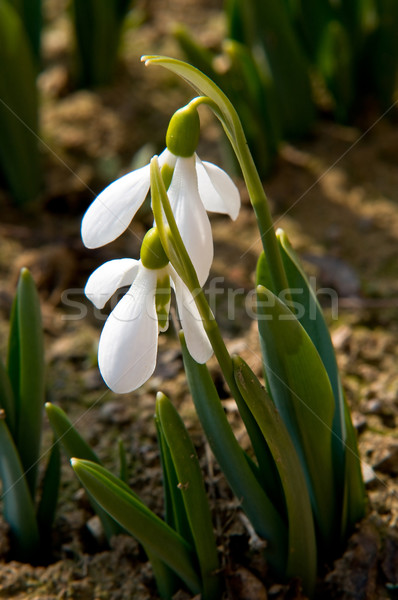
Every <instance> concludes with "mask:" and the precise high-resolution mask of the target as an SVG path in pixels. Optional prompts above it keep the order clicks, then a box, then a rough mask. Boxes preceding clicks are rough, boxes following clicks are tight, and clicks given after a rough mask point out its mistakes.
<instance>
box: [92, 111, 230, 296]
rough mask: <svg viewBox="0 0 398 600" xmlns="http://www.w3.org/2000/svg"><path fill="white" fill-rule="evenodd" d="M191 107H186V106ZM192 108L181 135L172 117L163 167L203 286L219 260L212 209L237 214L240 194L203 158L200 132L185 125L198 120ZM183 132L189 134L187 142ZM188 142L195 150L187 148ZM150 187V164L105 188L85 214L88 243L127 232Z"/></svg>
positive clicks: (179, 224)
mask: <svg viewBox="0 0 398 600" xmlns="http://www.w3.org/2000/svg"><path fill="white" fill-rule="evenodd" d="M188 106H189V105H188ZM186 109H187V107H184V109H180V111H184V110H185V111H186ZM180 111H177V113H179V112H180ZM186 112H187V111H186ZM186 112H185V113H184V112H183V113H182V116H183V122H181V116H180V118H179V120H178V119H177V121H178V127H177V129H178V132H180V133H179V134H178V135H177V134H176V133H175V132H176V127H175V126H173V127H172V123H173V119H174V118H175V117H176V116H177V113H176V114H175V115H174V117H173V118H172V120H171V121H170V126H169V130H168V136H167V137H166V140H167V141H168V144H167V145H168V148H166V149H165V150H164V151H163V152H162V154H161V155H160V156H159V167H160V168H161V169H163V168H165V169H166V170H168V171H169V172H170V173H172V178H171V183H170V187H169V189H168V196H169V200H170V204H171V208H172V210H173V214H174V216H175V220H176V224H177V227H178V229H179V231H180V234H181V237H182V240H183V242H184V244H185V247H186V249H187V251H188V254H189V256H190V258H191V260H192V263H193V265H194V267H195V270H196V272H197V275H198V279H199V282H200V284H201V285H203V284H204V282H205V281H206V279H207V277H208V274H209V271H210V266H211V263H212V260H213V239H212V233H211V227H210V221H209V218H208V216H207V213H206V211H210V212H218V213H222V214H228V215H229V216H230V217H231V218H232V219H236V217H237V216H238V213H239V208H240V196H239V191H238V189H237V187H236V185H235V184H234V183H233V181H232V179H231V178H230V177H229V175H227V173H225V171H223V170H222V169H220V168H219V167H217V166H216V165H213V164H212V163H209V162H202V161H201V160H200V158H199V157H198V156H197V154H196V152H195V151H194V150H195V148H196V143H197V141H196V138H195V135H193V136H190V134H189V131H188V133H187V127H184V128H183V127H182V126H183V125H184V124H185V123H186V121H187V118H188V120H189V122H191V120H192V110H191V109H190V110H189V111H188V117H187V114H186ZM195 114H196V109H195ZM196 118H198V117H197V116H196ZM181 123H182V124H181ZM188 130H189V127H188ZM170 131H171V133H169V132H170ZM181 131H182V132H183V133H182V134H181ZM184 136H185V138H184ZM181 137H183V138H184V139H183V140H182V142H181ZM169 147H171V148H172V149H173V152H172V151H171V150H170V149H169ZM187 147H188V148H189V149H188V151H185V149H186V148H187ZM149 188H150V165H149V164H148V165H146V166H145V167H141V168H140V169H137V170H135V171H132V172H131V173H128V174H127V175H124V176H123V177H120V178H119V179H117V180H116V181H114V182H113V183H111V184H110V185H109V186H108V187H107V188H105V189H104V190H103V191H102V192H101V193H100V194H99V195H98V196H97V198H96V199H95V200H94V202H93V203H92V204H91V206H90V207H89V208H88V210H87V212H86V214H85V215H84V217H83V221H82V227H81V234H82V239H83V243H84V244H85V246H87V247H88V248H98V247H99V246H103V245H105V244H108V243H109V242H112V241H113V240H115V239H116V238H117V237H118V236H119V235H121V234H122V233H123V232H124V231H125V230H126V229H127V228H128V227H129V225H130V222H131V220H132V219H133V217H134V215H135V214H136V212H137V210H138V209H139V208H140V206H141V205H142V204H143V202H144V200H145V198H146V196H147V194H148V192H149Z"/></svg>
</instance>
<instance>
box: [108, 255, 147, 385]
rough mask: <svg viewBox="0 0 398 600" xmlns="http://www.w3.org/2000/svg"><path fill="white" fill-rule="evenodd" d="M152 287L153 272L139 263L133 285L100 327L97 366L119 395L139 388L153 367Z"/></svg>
mask: <svg viewBox="0 0 398 600" xmlns="http://www.w3.org/2000/svg"><path fill="white" fill-rule="evenodd" d="M155 286H156V271H149V270H148V269H145V267H143V266H142V265H140V269H139V272H138V274H137V277H136V279H135V281H134V283H133V285H132V286H131V288H130V290H129V291H128V292H127V294H126V295H125V296H124V297H123V298H122V299H121V300H120V302H119V303H118V304H117V305H116V307H115V308H114V309H113V311H112V312H111V314H110V315H109V317H108V319H107V321H106V323H105V326H104V329H103V330H102V334H101V337H100V342H99V348H98V365H99V368H100V371H101V375H102V377H103V378H104V380H105V383H106V384H107V386H108V387H110V388H111V389H112V390H113V391H114V392H117V393H119V394H123V393H126V392H131V391H132V390H135V389H137V388H139V387H140V386H141V385H142V384H143V383H145V381H147V380H148V379H149V377H150V376H151V375H152V373H153V371H154V369H155V366H156V357H157V348H158V320H157V315H156V310H155Z"/></svg>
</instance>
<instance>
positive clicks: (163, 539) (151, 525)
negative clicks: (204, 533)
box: [71, 458, 201, 593]
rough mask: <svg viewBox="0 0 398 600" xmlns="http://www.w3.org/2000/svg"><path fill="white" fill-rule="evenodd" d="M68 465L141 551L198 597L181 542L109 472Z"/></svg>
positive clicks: (89, 464) (194, 575) (83, 463)
mask: <svg viewBox="0 0 398 600" xmlns="http://www.w3.org/2000/svg"><path fill="white" fill-rule="evenodd" d="M71 463H72V467H73V470H74V471H75V473H76V475H77V476H78V478H79V479H80V481H81V482H82V484H83V485H84V487H85V488H86V489H87V491H88V492H89V493H90V494H91V495H92V496H93V497H94V498H95V499H96V501H97V502H98V503H99V504H100V505H101V506H102V508H103V509H104V510H106V511H107V512H108V513H109V514H110V515H111V516H112V517H113V518H114V519H115V520H116V521H118V522H119V523H120V525H121V526H122V527H124V528H125V529H127V531H129V532H130V533H131V535H133V536H134V537H135V538H136V539H137V540H138V541H139V542H140V543H141V544H143V546H144V547H145V548H148V549H149V550H150V552H151V553H153V554H154V555H156V556H158V557H159V559H160V560H162V561H163V562H164V563H165V564H166V565H168V566H169V567H170V568H171V569H173V570H174V571H175V572H176V573H177V574H178V575H179V577H181V579H182V580H183V581H184V582H185V583H186V585H187V586H188V587H189V588H190V589H191V591H193V592H194V593H199V592H200V591H201V584H200V579H199V577H198V575H197V573H196V567H195V562H194V558H193V553H192V549H191V548H190V546H189V545H188V544H187V543H186V542H185V540H184V539H183V538H182V537H181V536H180V535H179V534H178V533H176V532H175V531H173V530H172V529H171V528H170V527H169V526H168V525H167V524H166V523H165V522H164V521H162V520H161V519H160V518H159V517H157V516H156V515H155V514H154V513H153V512H151V511H150V510H149V509H148V508H147V507H146V506H145V505H144V504H143V503H142V502H141V501H140V500H139V499H137V496H136V495H134V494H133V493H132V492H131V490H130V489H129V488H128V487H127V486H126V485H125V484H124V483H123V482H122V481H121V480H120V479H118V478H117V477H115V476H113V475H112V474H111V473H109V471H107V470H106V469H104V468H103V467H101V466H100V465H97V464H95V463H92V462H90V461H85V460H81V459H75V458H73V459H72V461H71Z"/></svg>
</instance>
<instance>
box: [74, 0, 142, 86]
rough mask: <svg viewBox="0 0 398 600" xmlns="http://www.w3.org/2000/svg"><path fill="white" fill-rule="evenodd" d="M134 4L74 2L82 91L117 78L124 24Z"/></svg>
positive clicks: (96, 0)
mask: <svg viewBox="0 0 398 600" xmlns="http://www.w3.org/2000/svg"><path fill="white" fill-rule="evenodd" d="M131 4H132V0H73V1H72V15H73V24H74V30H75V37H76V63H77V65H76V66H77V79H78V82H79V85H80V86H82V87H96V86H101V85H107V84H109V83H110V82H111V81H112V78H113V76H114V74H115V67H116V59H117V54H118V50H119V42H120V34H121V30H122V25H123V21H124V19H125V17H126V14H127V12H128V10H129V9H130V7H131Z"/></svg>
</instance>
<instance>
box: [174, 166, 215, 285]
mask: <svg viewBox="0 0 398 600" xmlns="http://www.w3.org/2000/svg"><path fill="white" fill-rule="evenodd" d="M168 195H169V198H170V204H171V208H172V210H173V214H174V217H175V220H176V223H177V227H178V229H179V231H180V234H181V237H182V240H183V242H184V244H185V247H186V249H187V251H188V254H189V256H190V258H191V260H192V263H193V266H194V267H195V270H196V273H197V275H198V279H199V283H200V285H203V284H204V282H205V281H206V279H207V277H208V276H209V271H210V267H211V263H212V261H213V237H212V233H211V227H210V221H209V217H208V216H207V213H206V210H205V208H204V206H203V203H202V201H201V199H200V196H199V191H198V183H197V177H196V170H195V159H194V157H193V156H192V157H190V158H180V157H179V158H177V162H176V166H175V169H174V174H173V179H172V181H171V185H170V187H169V190H168Z"/></svg>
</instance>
